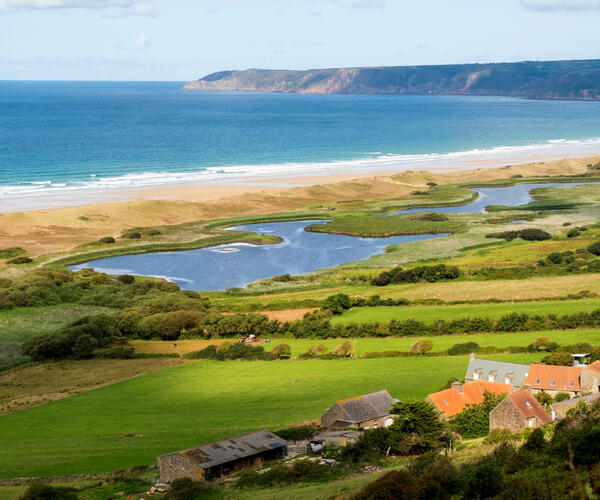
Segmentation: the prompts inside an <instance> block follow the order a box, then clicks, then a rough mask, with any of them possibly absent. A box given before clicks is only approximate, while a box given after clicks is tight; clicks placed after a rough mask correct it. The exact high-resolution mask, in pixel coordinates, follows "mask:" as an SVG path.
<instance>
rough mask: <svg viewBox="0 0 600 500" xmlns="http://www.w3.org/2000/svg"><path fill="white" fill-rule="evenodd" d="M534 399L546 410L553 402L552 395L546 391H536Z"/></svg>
mask: <svg viewBox="0 0 600 500" xmlns="http://www.w3.org/2000/svg"><path fill="white" fill-rule="evenodd" d="M535 399H537V400H538V403H540V404H541V405H542V406H543V407H544V408H546V410H547V409H549V408H550V405H551V404H552V403H554V400H553V399H552V396H550V394H548V393H547V392H538V393H537V394H536V395H535Z"/></svg>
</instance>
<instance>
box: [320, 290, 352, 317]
mask: <svg viewBox="0 0 600 500" xmlns="http://www.w3.org/2000/svg"><path fill="white" fill-rule="evenodd" d="M322 309H327V310H329V311H331V312H332V313H333V314H342V312H344V310H345V309H350V297H349V296H348V295H346V294H344V293H338V294H337V295H331V296H329V297H327V298H326V299H325V302H324V303H323V307H322Z"/></svg>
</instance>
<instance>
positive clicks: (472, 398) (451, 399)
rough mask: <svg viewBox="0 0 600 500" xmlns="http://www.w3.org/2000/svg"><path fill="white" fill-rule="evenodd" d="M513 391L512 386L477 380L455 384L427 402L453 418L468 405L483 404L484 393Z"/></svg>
mask: <svg viewBox="0 0 600 500" xmlns="http://www.w3.org/2000/svg"><path fill="white" fill-rule="evenodd" d="M511 389H512V385H510V384H499V383H498V382H487V381H485V380H477V381H474V382H465V383H464V384H461V383H460V382H454V383H453V384H452V386H451V387H450V388H449V389H445V390H443V391H439V392H436V393H433V394H430V395H429V396H427V400H428V401H429V402H431V403H433V404H434V405H435V406H436V408H437V409H438V410H439V411H440V412H441V414H442V415H443V416H444V417H446V418H449V417H452V416H454V415H456V414H457V413H461V412H462V411H463V410H464V409H465V407H466V406H467V405H468V404H479V403H482V402H483V395H484V393H485V392H486V391H487V392H490V393H492V394H508V393H509V392H510V391H511Z"/></svg>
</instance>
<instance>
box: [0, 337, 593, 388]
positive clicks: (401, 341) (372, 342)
mask: <svg viewBox="0 0 600 500" xmlns="http://www.w3.org/2000/svg"><path fill="white" fill-rule="evenodd" d="M542 336H543V337H548V338H549V339H550V340H551V341H552V342H556V343H558V344H561V345H568V344H575V343H577V342H589V343H590V344H595V345H600V329H599V330H593V329H592V330H566V331H549V332H520V333H508V332H507V333H477V334H468V335H440V336H437V337H431V336H428V337H386V338H350V339H347V338H346V339H317V338H314V339H286V338H283V339H272V340H269V342H268V343H265V342H264V341H260V342H259V344H260V345H262V346H263V347H264V348H265V350H266V351H271V350H273V349H274V348H275V347H277V346H278V345H280V344H288V345H289V346H290V347H291V349H292V356H294V357H295V356H299V355H300V354H302V353H305V352H306V351H307V350H308V348H309V347H310V346H312V345H315V344H323V345H324V346H326V347H327V349H328V350H329V351H331V350H332V349H334V348H335V347H336V346H338V345H340V344H341V343H342V342H350V343H351V344H352V346H353V348H354V353H355V355H356V356H360V355H361V354H363V353H365V352H382V351H408V350H409V349H410V346H411V345H412V344H413V343H415V342H417V341H419V340H426V339H427V340H431V341H432V342H433V352H434V353H435V352H442V351H446V350H447V349H448V348H449V347H452V346H453V345H454V344H462V343H464V342H476V343H478V344H479V345H480V346H481V347H489V346H495V347H498V348H501V349H502V348H505V347H509V346H523V347H526V346H528V345H529V344H531V343H532V342H533V341H534V340H535V339H537V338H538V337H542ZM236 341H237V339H229V340H226V339H225V340H223V339H213V340H178V341H177V347H175V345H174V343H173V342H168V341H161V340H135V341H133V342H132V345H133V346H134V347H135V350H136V352H140V353H161V354H165V353H176V354H179V355H183V354H185V353H188V352H190V351H199V350H200V349H204V348H205V347H207V346H208V345H210V344H215V345H217V344H221V343H223V342H236ZM255 345H256V344H255ZM483 357H485V356H483ZM0 380H1V379H0Z"/></svg>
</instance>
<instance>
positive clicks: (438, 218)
mask: <svg viewBox="0 0 600 500" xmlns="http://www.w3.org/2000/svg"><path fill="white" fill-rule="evenodd" d="M411 219H412V220H423V221H429V222H442V221H446V220H448V216H447V215H444V214H441V213H438V212H428V213H425V214H422V215H416V216H414V217H411Z"/></svg>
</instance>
